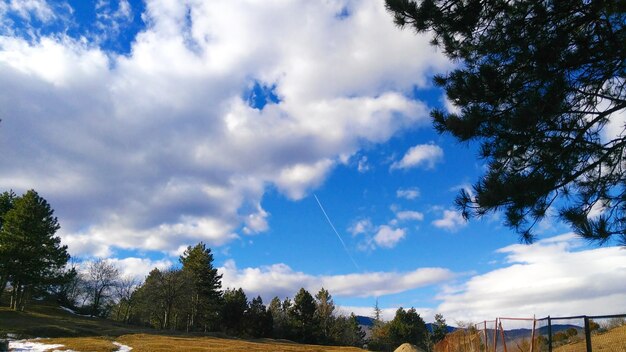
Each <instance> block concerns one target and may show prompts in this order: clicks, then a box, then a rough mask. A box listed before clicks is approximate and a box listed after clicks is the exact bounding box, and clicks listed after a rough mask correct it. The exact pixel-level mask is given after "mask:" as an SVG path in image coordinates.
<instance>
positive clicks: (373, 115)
mask: <svg viewBox="0 0 626 352" xmlns="http://www.w3.org/2000/svg"><path fill="white" fill-rule="evenodd" d="M34 3H40V4H45V3H44V2H41V1H39V2H33V4H34ZM101 3H102V4H103V6H102V7H101V8H100V10H101V14H108V15H106V16H110V17H111V18H113V17H115V18H118V19H120V20H124V19H129V18H130V16H131V11H132V9H130V8H129V7H128V6H126V5H125V4H126V1H121V2H119V3H118V4H119V5H118V7H117V8H115V6H109V7H108V8H107V7H106V5H107V4H113V3H112V2H111V3H109V2H106V1H105V2H101ZM344 6H349V7H350V14H351V15H350V16H349V17H347V18H343V19H341V18H338V17H337V16H335V15H336V13H339V12H340V11H341V9H342V8H343V7H344ZM53 9H54V8H53ZM106 9H108V10H106ZM105 10H106V11H109V12H106V11H105ZM116 11H117V12H119V13H118V14H116V13H117V12H116ZM301 13H306V14H307V21H305V22H303V21H301V16H296V15H294V14H301ZM106 16H105V17H106ZM142 17H143V18H144V20H145V22H146V23H148V27H147V28H146V29H145V30H144V31H142V32H140V33H139V34H138V35H137V36H136V38H135V39H134V41H133V44H132V48H131V51H130V53H128V54H127V55H117V54H115V53H110V52H105V51H104V50H102V49H100V48H98V47H97V43H95V44H94V43H90V42H86V41H85V39H84V38H78V39H72V38H70V37H68V36H67V35H65V34H64V33H55V34H54V35H51V36H48V37H46V36H41V37H38V39H37V40H33V41H28V40H25V39H22V38H20V37H11V36H2V37H0V81H2V88H0V89H1V92H2V94H0V107H1V108H0V114H1V115H2V116H0V117H1V118H2V120H3V121H2V128H1V129H0V137H1V138H0V147H1V148H2V150H5V151H10V152H6V153H2V154H1V155H0V163H1V164H2V165H3V166H4V167H3V168H2V169H1V170H0V188H2V189H11V188H12V189H15V190H16V191H18V192H19V191H23V190H26V189H29V188H34V189H36V190H37V191H38V192H40V194H41V195H42V196H44V197H45V198H46V199H48V200H49V201H50V203H51V204H52V206H53V207H54V208H55V210H56V215H57V216H58V217H59V220H60V222H61V224H62V226H63V229H62V232H61V235H62V238H63V241H64V242H65V243H67V244H69V245H70V249H71V251H72V254H73V255H84V254H87V255H88V254H98V255H107V254H108V253H110V252H111V247H112V246H116V247H120V248H128V249H133V248H135V249H136V248H142V249H149V250H161V251H165V252H170V253H172V252H176V251H177V250H178V248H180V247H181V246H184V245H185V244H191V243H193V242H197V241H199V240H204V241H205V243H207V245H209V246H218V245H223V244H225V243H228V242H229V241H232V240H233V239H236V238H238V237H240V236H241V235H243V234H250V235H251V234H255V233H258V232H262V231H265V230H267V229H268V228H269V226H270V224H269V223H268V222H267V219H268V216H267V212H266V211H265V210H264V209H263V208H262V205H261V200H262V197H263V194H264V192H265V190H266V189H267V188H268V187H272V188H276V189H278V190H279V191H280V192H282V193H283V194H285V195H286V196H288V197H289V198H291V199H300V198H302V197H304V196H306V195H307V193H308V192H310V190H311V189H314V188H315V187H318V186H320V185H321V184H322V183H323V182H324V181H325V180H326V178H327V177H328V175H329V174H330V173H331V171H332V170H333V168H334V166H335V165H337V163H339V162H342V160H346V157H351V156H353V155H357V154H358V152H359V151H360V150H361V148H362V147H363V146H365V145H371V144H372V143H382V142H385V141H387V140H389V138H391V137H392V136H393V135H394V134H395V133H397V132H398V131H401V130H404V129H406V128H409V127H416V126H421V125H425V124H427V123H428V116H427V115H428V114H427V111H428V109H427V107H426V105H425V104H423V103H421V102H418V101H415V100H412V99H410V98H408V95H406V94H405V93H406V92H410V91H411V90H412V89H413V87H414V86H415V85H418V86H426V85H427V82H428V77H429V76H430V75H431V74H432V72H433V71H441V70H443V69H445V68H446V67H448V66H449V63H448V62H447V61H446V60H445V59H443V55H441V54H438V53H435V51H434V50H433V49H432V48H431V47H430V46H429V44H428V38H427V37H423V36H415V35H414V34H413V33H411V32H410V31H400V30H399V29H398V28H396V27H395V26H394V24H393V23H392V21H391V18H390V17H389V14H388V13H387V12H386V11H385V9H384V4H382V3H381V2H380V1H376V0H364V1H359V2H347V3H344V2H343V1H328V2H310V1H305V0H300V1H293V2H269V3H267V2H255V1H246V0H240V1H228V2H201V1H198V2H195V1H194V2H183V1H180V2H179V1H166V0H150V1H147V2H146V12H145V13H143V14H142ZM102 18H104V17H102ZM254 82H258V83H259V84H261V85H266V86H275V94H276V95H277V96H278V97H279V98H280V102H278V103H274V104H267V105H266V106H265V107H264V108H263V109H257V108H254V107H251V106H248V105H247V99H246V98H244V97H243V96H244V95H245V94H244V92H246V91H248V90H249V89H250V87H251V85H252V84H253V83H254ZM240 229H242V230H241V233H238V232H239V231H240Z"/></svg>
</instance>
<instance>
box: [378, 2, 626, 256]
mask: <svg viewBox="0 0 626 352" xmlns="http://www.w3.org/2000/svg"><path fill="white" fill-rule="evenodd" d="M386 4H387V8H388V10H390V11H391V13H392V14H393V15H394V18H395V22H396V24H398V25H399V26H409V27H411V28H412V29H414V30H416V31H417V32H428V33H432V34H433V35H434V39H433V41H432V42H433V44H434V45H436V46H437V47H439V48H441V49H442V50H443V52H444V53H445V54H446V55H447V56H448V57H449V58H451V59H452V60H455V61H460V64H459V65H457V66H456V67H457V68H456V69H454V70H452V71H451V72H449V73H447V74H445V75H440V76H437V77H435V83H436V84H437V85H438V86H440V87H443V88H444V89H445V91H446V93H447V96H448V99H449V100H450V101H451V102H452V103H453V104H454V105H455V106H457V107H458V111H444V110H441V109H435V110H434V111H433V112H432V116H433V119H434V125H435V128H436V129H437V130H438V131H439V132H440V133H450V134H452V135H453V136H455V137H456V138H457V139H458V140H460V141H477V142H479V143H480V144H481V148H480V156H481V157H482V158H483V159H485V160H486V162H487V164H488V169H487V172H486V173H485V174H484V175H483V176H482V177H481V178H480V179H479V180H478V182H476V183H475V184H474V187H473V188H474V189H473V192H471V193H470V192H467V191H462V192H461V194H460V195H459V197H458V198H457V205H458V207H459V209H460V210H461V211H462V212H463V215H464V216H465V217H470V216H483V215H485V214H486V213H488V212H491V211H498V210H504V215H505V216H506V224H507V225H508V226H510V227H511V228H513V229H515V230H516V231H517V232H518V233H519V234H520V236H521V238H522V239H523V240H525V241H527V242H530V241H532V240H533V239H534V234H533V231H532V230H533V228H534V226H535V225H536V224H537V223H539V222H540V221H541V220H542V219H543V218H544V217H546V216H547V215H548V214H549V213H550V212H548V209H550V208H552V209H555V210H556V209H558V212H556V213H557V214H558V215H559V216H560V218H561V219H562V220H564V221H566V222H568V223H569V224H570V225H571V226H572V227H573V229H574V230H575V231H576V233H578V234H579V235H580V236H582V237H584V238H586V239H589V240H593V241H597V242H598V243H600V244H602V243H605V242H606V241H608V240H609V239H611V238H615V237H616V238H617V239H618V240H620V241H621V242H622V244H624V245H626V221H625V220H626V188H625V187H624V185H625V184H626V168H625V167H624V166H626V165H625V164H624V155H625V154H626V130H625V129H624V122H623V120H622V119H621V118H620V117H619V115H620V114H621V115H623V114H624V113H625V110H626V87H625V84H626V79H625V77H626V29H625V28H624V25H625V24H626V11H624V2H623V1H622V0H593V1H586V0H571V1H555V0H548V1H502V0H467V1H447V0H423V1H415V0H386ZM609 122H612V123H614V124H615V126H612V125H611V124H610V123H609ZM599 210H601V211H599ZM597 213H600V215H597ZM613 236H615V237H613Z"/></svg>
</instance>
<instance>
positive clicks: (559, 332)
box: [550, 317, 587, 352]
mask: <svg viewBox="0 0 626 352" xmlns="http://www.w3.org/2000/svg"><path fill="white" fill-rule="evenodd" d="M550 325H551V332H552V336H551V339H550V340H551V342H552V351H553V352H586V351H587V341H586V338H585V317H564V318H550Z"/></svg>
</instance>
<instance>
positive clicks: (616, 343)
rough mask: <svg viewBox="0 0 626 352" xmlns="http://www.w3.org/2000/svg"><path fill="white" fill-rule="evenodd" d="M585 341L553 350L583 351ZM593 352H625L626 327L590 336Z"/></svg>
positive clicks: (562, 351) (566, 351)
mask: <svg viewBox="0 0 626 352" xmlns="http://www.w3.org/2000/svg"><path fill="white" fill-rule="evenodd" d="M585 344H586V342H585V340H584V339H583V340H582V341H579V342H576V343H572V344H569V345H564V346H560V347H557V348H555V349H554V350H553V351H554V352H577V351H584V350H585ZM591 347H592V350H593V351H610V352H626V325H623V326H619V327H616V328H614V329H611V330H609V331H607V332H604V333H600V334H592V335H591Z"/></svg>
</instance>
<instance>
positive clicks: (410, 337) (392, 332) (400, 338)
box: [389, 308, 428, 350]
mask: <svg viewBox="0 0 626 352" xmlns="http://www.w3.org/2000/svg"><path fill="white" fill-rule="evenodd" d="M389 341H390V343H391V345H392V346H395V347H397V346H399V345H401V344H403V343H405V342H408V343H410V344H413V345H416V346H418V347H420V348H421V349H423V350H427V349H428V330H427V329H426V323H424V320H423V319H422V318H421V317H420V315H419V314H417V312H416V311H415V308H411V309H409V310H407V311H405V310H404V309H402V308H398V310H397V311H396V316H395V317H394V318H393V320H392V321H390V322H389Z"/></svg>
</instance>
